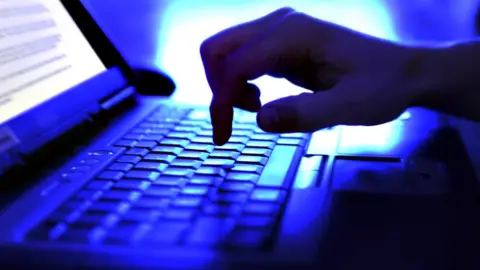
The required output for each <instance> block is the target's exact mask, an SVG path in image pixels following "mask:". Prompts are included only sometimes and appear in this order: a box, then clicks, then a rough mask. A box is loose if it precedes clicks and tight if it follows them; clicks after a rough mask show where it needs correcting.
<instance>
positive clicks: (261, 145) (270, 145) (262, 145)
mask: <svg viewBox="0 0 480 270" xmlns="http://www.w3.org/2000/svg"><path fill="white" fill-rule="evenodd" d="M247 147H251V148H267V149H273V148H274V147H275V143H274V142H270V141H254V140H251V141H249V142H248V143H247Z"/></svg>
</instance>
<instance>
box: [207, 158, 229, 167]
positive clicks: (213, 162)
mask: <svg viewBox="0 0 480 270" xmlns="http://www.w3.org/2000/svg"><path fill="white" fill-rule="evenodd" d="M233 163H235V161H234V160H233V159H223V158H207V159H206V160H205V161H204V162H203V165H204V166H222V167H223V166H232V165H233Z"/></svg>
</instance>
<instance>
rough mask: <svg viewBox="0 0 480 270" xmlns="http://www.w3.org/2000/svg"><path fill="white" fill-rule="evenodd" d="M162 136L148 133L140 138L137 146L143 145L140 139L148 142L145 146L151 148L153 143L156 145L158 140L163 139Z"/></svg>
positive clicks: (153, 145)
mask: <svg viewBox="0 0 480 270" xmlns="http://www.w3.org/2000/svg"><path fill="white" fill-rule="evenodd" d="M163 138H165V136H163V135H156V134H148V135H146V136H145V137H143V138H142V139H141V140H140V144H139V145H138V146H137V147H142V146H140V145H144V144H142V141H145V143H150V145H148V147H146V148H149V149H151V148H152V147H155V145H157V143H158V142H160V141H161V140H163Z"/></svg>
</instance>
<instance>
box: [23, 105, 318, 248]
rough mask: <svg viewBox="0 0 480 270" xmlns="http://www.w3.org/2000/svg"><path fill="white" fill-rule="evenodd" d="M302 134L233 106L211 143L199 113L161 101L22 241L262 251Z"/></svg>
mask: <svg viewBox="0 0 480 270" xmlns="http://www.w3.org/2000/svg"><path fill="white" fill-rule="evenodd" d="M308 139H309V136H308V135H306V134H285V135H278V134H268V133H265V132H263V131H262V130H260V129H259V128H258V127H257V126H256V124H255V120H254V118H253V119H252V116H251V115H250V114H240V115H238V116H237V115H236V118H235V120H234V125H233V132H232V137H231V139H230V140H229V142H228V143H227V144H225V145H224V146H215V145H214V144H213V143H212V128H211V124H210V123H209V119H208V114H206V112H201V111H200V112H199V111H193V110H190V109H178V108H168V107H161V108H160V109H158V110H156V111H155V112H154V113H152V114H151V115H149V116H148V117H147V118H145V119H144V120H143V121H141V122H140V123H139V124H138V125H136V127H134V128H133V129H131V130H130V131H129V132H127V133H126V134H125V135H124V136H123V137H122V138H121V139H119V140H117V141H116V142H115V143H114V144H113V145H114V146H116V147H122V148H124V149H125V151H124V152H123V154H122V155H121V156H120V157H119V158H117V159H116V160H115V161H114V162H113V163H111V164H110V165H109V166H108V167H106V168H105V169H104V170H103V171H102V172H101V173H99V174H98V175H97V176H96V177H95V178H93V179H91V180H90V181H88V182H87V183H86V184H85V186H84V187H83V188H82V189H81V190H79V191H78V192H77V193H75V194H74V195H73V196H72V197H71V198H69V199H68V200H67V201H66V202H64V203H63V204H61V205H60V206H59V207H58V208H57V209H56V210H55V211H54V212H53V213H51V214H50V215H49V216H48V217H47V218H46V219H45V220H44V221H43V222H41V224H39V225H38V226H37V227H35V228H34V229H33V230H32V231H31V232H30V233H29V234H28V235H27V240H30V241H59V242H70V243H83V244H96V245H140V246H152V247H155V246H162V245H197V246H210V247H223V248H249V249H252V248H258V249H263V250H265V249H270V248H271V247H272V246H273V245H274V242H275V236H276V234H277V231H278V225H279V221H280V219H281V216H282V213H283V211H284V208H285V204H286V201H287V198H288V195H289V189H290V188H291V186H292V184H293V183H292V182H291V180H292V175H291V174H290V175H289V173H291V172H292V170H291V168H292V165H291V163H292V162H291V161H292V159H294V158H295V157H299V154H301V153H302V152H303V149H304V147H305V145H306V143H307V142H308ZM294 165H298V164H293V166H294Z"/></svg>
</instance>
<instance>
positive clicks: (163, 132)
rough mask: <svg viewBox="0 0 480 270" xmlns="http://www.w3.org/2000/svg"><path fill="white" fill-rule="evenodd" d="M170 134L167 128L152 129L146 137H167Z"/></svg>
mask: <svg viewBox="0 0 480 270" xmlns="http://www.w3.org/2000/svg"><path fill="white" fill-rule="evenodd" d="M169 132H170V130H169V129H168V128H152V129H151V130H150V131H149V132H148V135H152V134H154V135H167V134H168V133H169Z"/></svg>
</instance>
